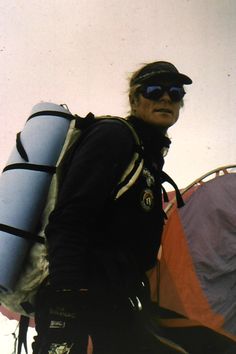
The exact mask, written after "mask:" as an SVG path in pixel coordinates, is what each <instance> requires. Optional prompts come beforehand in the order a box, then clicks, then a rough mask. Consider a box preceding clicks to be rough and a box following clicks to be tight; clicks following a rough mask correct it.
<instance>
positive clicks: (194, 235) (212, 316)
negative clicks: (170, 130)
mask: <svg viewBox="0 0 236 354" xmlns="http://www.w3.org/2000/svg"><path fill="white" fill-rule="evenodd" d="M235 168H236V166H234V165H233V166H225V167H220V168H218V169H216V170H213V171H210V172H209V173H207V174H205V175H204V176H202V177H200V178H199V179H197V180H196V181H194V182H193V183H192V184H191V185H190V186H188V187H187V188H186V189H185V190H183V191H182V192H181V194H182V196H183V199H184V201H185V206H184V207H182V208H180V209H178V208H177V207H176V203H175V199H173V200H172V201H171V202H169V203H168V204H167V206H166V209H165V210H166V213H167V215H168V221H167V222H166V225H165V230H164V234H163V239H162V248H161V252H160V253H159V257H158V258H159V263H158V268H156V269H154V270H152V271H151V272H150V274H149V277H150V283H151V290H152V299H153V301H154V302H155V303H156V304H158V306H157V307H156V311H157V312H158V313H157V315H158V317H159V318H160V325H161V327H162V330H163V333H164V334H165V335H167V336H168V337H170V338H171V339H173V340H175V341H176V342H177V343H178V344H180V345H182V346H183V347H184V348H185V349H186V350H188V351H189V352H190V353H191V354H195V353H196V354H202V353H205V354H211V353H215V354H216V353H219V354H223V353H231V352H232V353H236V208H235V207H236V188H235V187H236V173H235V171H236V169H235Z"/></svg>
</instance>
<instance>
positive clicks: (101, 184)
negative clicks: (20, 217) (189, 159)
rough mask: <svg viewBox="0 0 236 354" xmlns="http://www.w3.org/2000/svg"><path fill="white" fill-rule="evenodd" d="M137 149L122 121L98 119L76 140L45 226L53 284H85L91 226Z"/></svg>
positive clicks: (102, 209) (73, 285) (71, 286)
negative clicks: (80, 139)
mask: <svg viewBox="0 0 236 354" xmlns="http://www.w3.org/2000/svg"><path fill="white" fill-rule="evenodd" d="M133 152H134V139H133V137H132V133H131V132H130V131H129V129H128V128H127V127H126V126H124V125H123V124H122V123H120V122H109V123H105V124H99V123H98V124H96V125H95V126H94V127H93V128H92V129H90V131H89V132H88V133H87V134H86V136H85V138H84V139H83V140H82V142H81V143H80V144H79V145H78V147H77V149H76V151H75V152H74V155H73V159H72V161H71V164H70V166H69V168H68V171H67V172H66V177H65V180H64V181H63V184H62V188H61V190H60V193H59V198H58V202H57V205H56V208H55V210H54V211H53V212H52V214H51V215H50V218H49V224H48V226H47V228H46V230H45V232H46V238H47V241H48V249H49V273H50V274H49V279H50V283H51V284H52V285H54V286H56V287H70V288H73V287H76V288H79V289H80V288H86V287H87V282H86V276H85V274H86V252H87V247H88V243H89V240H90V236H91V235H90V234H91V232H92V228H91V225H92V224H94V223H96V220H98V219H99V217H100V216H101V215H102V213H103V211H104V208H105V205H106V203H107V202H108V200H109V199H110V198H111V194H112V191H113V189H114V188H115V187H116V186H117V183H118V182H119V179H120V178H121V176H122V173H123V172H124V171H125V168H126V167H127V166H128V164H129V162H130V160H131V158H132V155H133Z"/></svg>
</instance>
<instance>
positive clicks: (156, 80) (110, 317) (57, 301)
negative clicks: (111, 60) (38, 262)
mask: <svg viewBox="0 0 236 354" xmlns="http://www.w3.org/2000/svg"><path fill="white" fill-rule="evenodd" d="M191 83H192V80H191V79H190V78H189V77H188V76H187V75H184V74H182V73H180V72H179V71H178V70H177V68H176V67H175V66H174V65H173V64H171V63H169V62H165V61H157V62H153V63H149V64H147V65H144V66H142V67H141V68H140V69H139V70H138V71H136V72H135V73H134V74H133V75H132V77H131V79H130V92H129V100H130V108H131V113H130V115H129V116H128V117H127V122H128V124H130V125H131V126H132V127H133V129H134V130H135V132H136V133H137V135H138V136H139V139H140V140H141V142H142V146H143V149H141V150H142V151H140V153H142V158H143V161H144V163H143V166H142V170H141V173H140V174H139V176H138V178H137V180H136V182H135V183H134V184H133V185H132V186H131V187H130V188H129V189H128V190H127V191H126V192H125V193H123V195H122V196H121V197H120V198H114V191H115V190H116V188H117V185H118V183H119V181H120V179H121V176H122V175H123V173H124V171H125V170H126V169H127V166H128V165H129V163H130V161H131V159H132V158H133V155H134V153H135V151H136V149H137V144H135V141H134V138H133V134H132V133H131V130H130V129H128V128H127V125H126V124H123V123H122V122H121V121H117V120H112V119H111V120H109V119H108V120H107V122H105V123H104V121H103V124H101V122H99V121H98V122H96V123H95V124H93V125H91V126H90V127H88V128H87V129H86V131H85V132H84V133H83V134H82V137H81V139H80V140H79V142H78V144H77V145H76V147H75V148H74V150H73V154H71V157H70V158H68V163H67V164H65V168H64V170H65V171H64V176H63V183H62V185H61V188H60V191H59V195H58V200H57V204H56V207H55V209H54V211H53V212H52V213H51V215H50V218H49V223H48V225H47V227H46V238H47V243H48V258H49V278H48V280H47V283H46V284H45V285H44V286H43V287H42V288H41V289H40V291H39V292H38V295H37V301H36V314H35V322H36V331H37V336H36V337H35V341H34V343H33V345H32V346H33V353H34V354H48V353H50V354H52V353H55V354H56V353H68V354H85V353H87V350H89V349H88V342H89V341H88V338H90V344H91V343H92V345H90V346H89V348H91V346H92V347H93V353H94V354H134V353H135V354H139V353H143V354H144V353H146V354H154V353H155V354H156V353H169V354H170V353H172V351H171V349H170V348H167V349H165V345H162V344H161V343H160V342H159V341H158V340H156V338H155V335H154V336H152V335H151V334H150V331H148V330H147V329H146V327H145V325H144V324H145V321H146V318H147V313H148V308H149V303H150V291H149V284H148V280H147V276H146V272H147V271H148V270H150V269H151V268H152V267H154V266H155V264H156V258H157V252H158V249H159V247H160V243H161V234H162V229H163V225H164V218H165V215H164V212H163V209H162V189H161V171H162V167H163V164H164V157H163V155H164V153H165V152H166V151H167V150H168V148H169V145H170V140H169V138H168V136H167V130H168V129H169V128H170V127H171V126H173V125H174V124H175V123H176V122H177V121H178V118H179V112H180V109H181V107H182V106H183V97H184V95H185V89H184V85H189V84H191ZM146 309H147V310H146ZM173 352H176V351H173Z"/></svg>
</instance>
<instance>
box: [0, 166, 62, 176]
mask: <svg viewBox="0 0 236 354" xmlns="http://www.w3.org/2000/svg"><path fill="white" fill-rule="evenodd" d="M18 169H20V170H32V171H39V172H47V173H50V174H54V173H55V172H56V167H55V166H47V165H37V164H33V163H14V164H11V165H8V166H6V167H5V168H4V169H3V171H2V172H6V171H9V170H18Z"/></svg>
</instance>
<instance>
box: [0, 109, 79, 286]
mask: <svg viewBox="0 0 236 354" xmlns="http://www.w3.org/2000/svg"><path fill="white" fill-rule="evenodd" d="M72 119H73V115H72V114H71V113H70V112H69V110H67V109H66V108H65V107H64V106H60V105H57V104H53V103H45V102H44V103H39V104H37V105H35V106H34V107H33V109H32V112H31V115H30V117H29V119H28V120H27V122H26V124H25V127H24V129H23V130H22V132H21V133H20V135H19V134H18V139H17V144H16V147H14V149H13V151H12V153H11V155H10V157H9V159H8V161H7V165H6V167H5V168H4V169H3V173H2V175H1V177H0V292H4V293H7V292H12V291H13V290H14V286H15V284H16V282H17V279H18V277H19V273H20V271H21V269H22V265H23V262H24V260H25V258H26V255H27V253H28V251H29V248H30V246H31V245H32V242H35V241H37V236H36V237H35V236H34V233H35V232H36V230H37V226H38V224H39V222H40V216H41V213H42V211H43V208H44V205H45V202H46V199H47V194H48V191H49V187H50V183H51V180H52V176H53V173H54V172H55V166H56V163H57V161H58V158H59V156H60V153H61V150H62V148H63V145H64V142H65V139H66V135H67V132H68V130H69V126H70V121H71V120H72ZM34 237H35V238H34Z"/></svg>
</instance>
